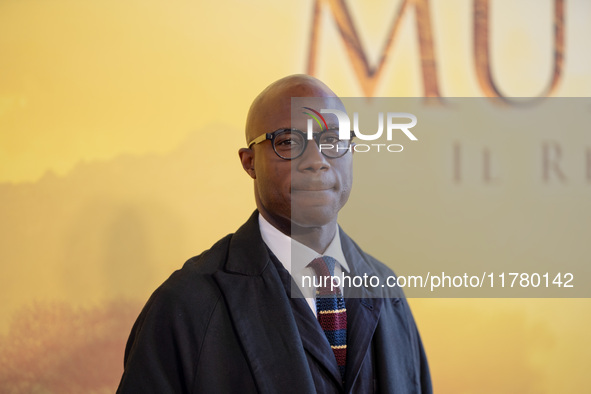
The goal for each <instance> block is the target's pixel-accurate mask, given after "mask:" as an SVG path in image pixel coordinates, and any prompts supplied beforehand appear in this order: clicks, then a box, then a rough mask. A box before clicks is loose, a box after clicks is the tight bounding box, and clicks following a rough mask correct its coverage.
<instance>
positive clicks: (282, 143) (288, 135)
mask: <svg viewBox="0 0 591 394" xmlns="http://www.w3.org/2000/svg"><path fill="white" fill-rule="evenodd" d="M305 143H306V141H304V135H303V134H302V133H298V132H297V131H292V130H284V131H282V132H280V133H279V134H277V135H276V136H275V142H274V148H275V152H277V154H278V155H279V156H281V157H283V158H285V159H291V158H292V157H296V156H298V155H299V154H300V153H302V151H303V150H304V147H305Z"/></svg>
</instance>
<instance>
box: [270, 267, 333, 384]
mask: <svg viewBox="0 0 591 394" xmlns="http://www.w3.org/2000/svg"><path fill="white" fill-rule="evenodd" d="M271 258H274V257H271ZM273 262H274V263H275V265H276V267H277V271H278V272H279V276H280V277H281V280H282V281H283V285H284V287H285V289H288V293H290V298H291V299H290V302H291V307H292V311H293V316H294V319H295V321H296V325H297V327H298V331H299V334H300V337H301V340H302V344H303V346H304V349H305V350H306V351H307V352H308V353H309V354H310V355H311V356H312V357H313V358H314V359H316V361H317V362H318V363H319V364H320V365H321V366H322V367H324V368H325V369H326V371H327V374H328V375H329V376H330V377H331V378H332V379H333V381H334V384H335V385H337V386H339V387H341V389H342V388H343V386H342V385H343V382H342V380H341V374H340V372H339V368H338V366H337V363H336V360H335V358H334V354H333V352H332V349H331V347H330V343H328V339H327V338H326V335H325V334H324V331H323V330H322V328H321V327H320V324H319V323H318V320H317V319H316V316H314V313H313V312H312V310H311V309H310V306H309V305H308V302H307V301H306V299H305V298H303V296H302V293H301V292H300V290H299V289H298V288H297V286H296V284H295V283H293V279H292V278H291V276H290V275H289V273H288V272H287V270H286V269H285V268H283V267H282V266H281V263H280V262H279V261H273ZM294 292H297V294H294Z"/></svg>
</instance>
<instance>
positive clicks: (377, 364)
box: [117, 212, 432, 394]
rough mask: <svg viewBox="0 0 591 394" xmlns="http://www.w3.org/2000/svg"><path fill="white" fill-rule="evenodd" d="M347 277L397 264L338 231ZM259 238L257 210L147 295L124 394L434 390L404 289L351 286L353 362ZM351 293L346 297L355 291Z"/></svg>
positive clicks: (383, 273) (128, 353)
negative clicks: (341, 367)
mask: <svg viewBox="0 0 591 394" xmlns="http://www.w3.org/2000/svg"><path fill="white" fill-rule="evenodd" d="M341 245H342V247H343V253H344V254H345V257H346V258H347V261H348V262H349V266H350V269H351V273H350V275H360V276H363V274H367V275H376V276H379V277H381V278H385V277H387V276H389V275H393V273H392V271H391V270H390V269H389V268H387V267H386V266H384V265H383V264H381V263H380V262H378V261H377V260H375V259H374V258H372V257H371V256H369V255H367V254H365V253H363V251H361V249H360V248H359V247H358V246H357V245H356V244H355V243H354V242H353V241H352V240H351V239H350V238H349V237H348V236H347V235H346V234H345V233H344V232H343V231H341ZM289 281H290V277H289V274H288V273H287V271H285V269H284V268H283V267H282V266H281V264H280V263H278V262H277V261H276V259H275V258H274V256H272V254H271V253H270V252H269V250H268V249H267V247H266V245H265V243H264V242H263V240H262V238H261V235H260V230H259V226H258V212H255V213H254V214H253V215H252V216H251V218H250V219H249V220H248V221H247V222H246V223H245V224H244V225H243V226H242V227H241V228H240V229H239V230H238V231H237V232H236V233H235V234H230V235H228V236H226V237H224V238H223V239H221V240H220V241H218V242H217V243H216V244H215V245H214V246H212V248H211V249H209V250H207V251H205V252H204V253H202V254H201V255H199V256H196V257H193V258H191V259H190V260H188V261H187V262H186V263H185V265H184V266H183V268H182V269H180V270H178V271H176V272H174V273H173V274H172V275H171V276H170V278H169V279H167V280H166V281H165V282H164V283H163V284H162V285H161V286H160V287H159V288H158V289H157V290H156V291H155V292H154V293H153V294H152V296H151V297H150V299H149V300H148V302H147V303H146V305H145V307H144V309H143V310H142V312H141V314H140V315H139V317H138V319H137V321H136V322H135V324H134V326H133V328H132V331H131V335H130V337H129V340H128V343H127V347H126V350H125V361H124V365H125V370H124V373H123V377H122V379H121V382H120V385H119V389H118V390H117V392H118V393H298V394H300V393H316V392H319V393H333V392H334V393H340V392H347V393H349V392H352V393H365V392H384V393H430V392H432V388H431V380H430V376H429V369H428V366H427V360H426V357H425V353H424V350H423V347H422V343H421V340H420V337H419V334H418V331H417V328H416V325H415V322H414V319H413V317H412V314H411V312H410V309H409V307H408V304H407V302H406V299H405V298H404V297H403V294H402V292H401V291H400V290H399V289H394V290H392V289H387V288H386V289H384V288H373V289H372V288H368V289H366V288H361V289H357V291H356V293H355V294H351V293H350V294H348V293H347V290H346V289H345V297H346V306H347V366H346V373H345V380H346V382H345V384H344V385H343V383H342V382H341V378H340V375H339V371H338V368H337V366H336V361H335V359H334V356H333V354H332V351H331V349H330V345H329V344H328V341H327V339H326V337H325V335H324V333H323V332H322V329H321V328H320V325H319V324H318V322H317V320H316V318H315V317H314V314H313V313H312V311H311V310H310V308H309V307H308V305H307V303H306V301H305V300H304V299H302V298H292V297H289V295H288V293H289V291H288V290H289V287H290V286H289ZM351 295H352V296H353V297H354V298H349V297H350V296H351Z"/></svg>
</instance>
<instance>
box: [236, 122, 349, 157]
mask: <svg viewBox="0 0 591 394" xmlns="http://www.w3.org/2000/svg"><path fill="white" fill-rule="evenodd" d="M287 131H289V132H292V133H296V134H300V136H301V137H302V139H303V141H304V147H303V148H302V151H301V152H300V153H299V154H298V155H297V156H293V157H283V156H281V154H279V152H277V148H276V147H275V139H276V138H277V136H278V135H281V133H285V132H287ZM329 131H330V132H335V130H334V129H328V130H324V131H321V132H319V133H314V134H313V135H312V138H314V141H315V142H316V145H318V149H320V138H322V136H323V135H324V133H326V132H329ZM337 134H338V131H337ZM353 137H355V133H354V132H353V130H351V135H350V139H348V140H340V141H348V142H349V145H348V146H347V147H346V148H342V149H343V151H342V153H339V154H338V155H337V156H329V155H327V153H326V151H324V150H320V152H321V153H322V154H323V155H324V156H325V157H327V158H329V159H338V158H339V157H343V156H344V155H345V154H346V153H347V152H348V151H349V148H350V147H351V143H352V142H351V140H352V139H353ZM266 140H271V145H272V146H273V151H274V152H275V154H276V155H277V156H279V157H280V158H282V159H283V160H294V159H297V158H298V157H300V156H301V155H303V154H304V152H305V151H306V149H307V148H308V138H307V135H306V133H304V132H303V131H301V130H298V129H289V128H282V129H278V130H275V131H273V132H272V133H264V134H261V135H259V136H258V137H256V138H255V139H254V140H252V141H250V143H249V144H248V149H251V147H252V146H253V145H256V144H260V143H261V142H264V141H266ZM340 149H341V148H339V150H340ZM339 150H337V152H338V151H339Z"/></svg>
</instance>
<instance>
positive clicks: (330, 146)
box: [320, 130, 351, 158]
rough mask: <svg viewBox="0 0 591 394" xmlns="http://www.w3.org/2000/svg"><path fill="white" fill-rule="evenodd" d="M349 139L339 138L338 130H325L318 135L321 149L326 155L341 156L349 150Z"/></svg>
mask: <svg viewBox="0 0 591 394" xmlns="http://www.w3.org/2000/svg"><path fill="white" fill-rule="evenodd" d="M350 144H351V140H340V139H339V132H338V130H327V131H325V132H324V133H322V136H321V137H320V146H321V151H322V153H324V155H325V156H327V157H333V158H335V157H341V156H343V155H344V154H345V153H347V151H348V150H349V146H350Z"/></svg>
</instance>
